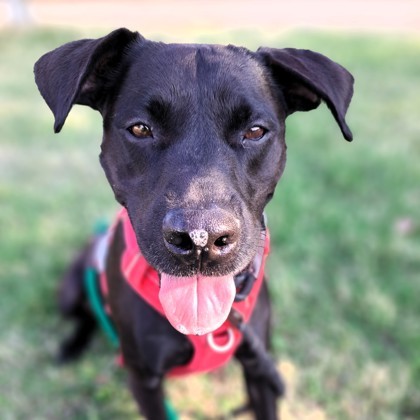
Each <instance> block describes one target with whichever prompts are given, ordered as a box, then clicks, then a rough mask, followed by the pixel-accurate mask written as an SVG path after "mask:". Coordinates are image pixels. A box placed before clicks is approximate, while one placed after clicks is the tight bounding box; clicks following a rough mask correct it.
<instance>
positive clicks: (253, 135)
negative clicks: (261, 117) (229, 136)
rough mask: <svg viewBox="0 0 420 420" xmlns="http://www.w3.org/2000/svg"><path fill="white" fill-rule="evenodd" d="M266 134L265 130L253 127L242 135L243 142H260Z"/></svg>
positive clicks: (257, 126)
mask: <svg viewBox="0 0 420 420" xmlns="http://www.w3.org/2000/svg"><path fill="white" fill-rule="evenodd" d="M266 132H267V130H266V129H265V128H263V127H260V126H259V125H255V126H254V127H251V128H250V129H249V130H248V131H247V132H246V133H245V134H244V140H260V139H261V138H263V137H264V134H265V133H266Z"/></svg>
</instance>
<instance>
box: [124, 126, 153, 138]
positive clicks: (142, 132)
mask: <svg viewBox="0 0 420 420" xmlns="http://www.w3.org/2000/svg"><path fill="white" fill-rule="evenodd" d="M128 130H129V131H130V133H131V134H132V135H133V136H135V137H137V138H139V139H146V138H148V137H153V133H152V130H151V129H150V127H148V126H147V125H145V124H136V125H133V126H131V127H130V128H129V129H128Z"/></svg>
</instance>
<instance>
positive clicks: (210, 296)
mask: <svg viewBox="0 0 420 420" xmlns="http://www.w3.org/2000/svg"><path fill="white" fill-rule="evenodd" d="M235 295H236V286H235V280H234V275H233V274H228V275H224V276H218V277H217V276H204V275H202V274H200V273H199V274H196V275H193V276H189V277H177V276H172V275H169V274H165V273H162V274H161V278H160V292H159V299H160V302H161V304H162V307H163V309H164V311H165V314H166V316H167V318H168V320H169V322H170V323H171V324H172V326H173V327H174V328H175V329H176V330H178V331H179V332H181V333H182V334H187V335H190V334H191V335H203V334H207V333H209V332H211V331H214V330H216V329H217V328H219V327H220V326H221V325H222V324H223V323H224V322H225V320H226V319H227V317H228V315H229V312H230V309H231V307H232V304H233V301H234V299H235Z"/></svg>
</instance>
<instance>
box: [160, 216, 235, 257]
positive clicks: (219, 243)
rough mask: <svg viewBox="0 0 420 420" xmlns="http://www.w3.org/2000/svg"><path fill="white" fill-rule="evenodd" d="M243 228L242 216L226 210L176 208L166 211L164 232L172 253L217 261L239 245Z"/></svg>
mask: <svg viewBox="0 0 420 420" xmlns="http://www.w3.org/2000/svg"><path fill="white" fill-rule="evenodd" d="M239 228H240V224H239V220H238V219H237V218H236V217H234V216H233V215H232V214H230V213H229V212H227V211H226V210H222V209H219V208H215V209H211V210H181V209H176V210H171V211H169V212H168V213H167V214H166V216H165V218H164V219H163V226H162V232H163V238H164V241H165V245H166V247H167V248H168V250H169V251H170V252H171V253H172V254H174V255H176V256H178V257H181V258H185V259H187V260H190V259H191V258H192V257H195V258H198V257H201V258H202V259H203V260H211V261H214V262H217V261H219V260H221V259H225V258H227V257H228V256H229V255H230V254H231V253H232V251H233V250H234V249H235V248H236V244H237V240H238V237H239Z"/></svg>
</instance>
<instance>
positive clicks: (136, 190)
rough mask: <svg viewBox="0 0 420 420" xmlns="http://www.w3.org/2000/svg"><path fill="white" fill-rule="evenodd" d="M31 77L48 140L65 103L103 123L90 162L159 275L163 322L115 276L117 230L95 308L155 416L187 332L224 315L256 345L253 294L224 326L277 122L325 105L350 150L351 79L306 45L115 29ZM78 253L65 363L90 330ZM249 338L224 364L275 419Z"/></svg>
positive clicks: (269, 167)
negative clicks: (174, 38) (253, 46)
mask: <svg viewBox="0 0 420 420" xmlns="http://www.w3.org/2000/svg"><path fill="white" fill-rule="evenodd" d="M35 76H36V82H37V84H38V87H39V90H40V92H41V94H42V96H43V97H44V99H45V101H46V102H47V104H48V105H49V107H50V108H51V110H52V112H53V113H54V116H55V125H54V128H55V131H56V132H59V131H60V130H61V128H62V126H63V124H64V122H65V119H66V117H67V115H68V113H69V111H70V109H71V107H72V106H73V104H82V105H88V106H90V107H92V108H93V109H95V110H98V111H99V112H100V113H101V114H102V117H103V126H104V135H103V142H102V146H101V149H102V152H101V155H100V161H101V164H102V166H103V168H104V170H105V173H106V176H107V178H108V180H109V183H110V185H111V187H112V189H113V191H114V193H115V197H116V199H117V201H118V202H119V203H120V204H121V205H122V206H123V207H124V208H125V209H126V210H127V212H128V216H129V218H130V221H131V225H132V228H133V230H134V232H135V237H136V240H137V243H138V246H139V248H140V249H141V253H142V254H143V255H144V258H145V259H146V260H147V261H148V263H149V264H150V265H151V266H152V267H154V269H156V270H157V272H159V280H158V287H160V290H159V299H160V304H161V305H162V307H163V311H164V314H165V316H166V317H164V316H162V314H160V313H158V312H157V311H156V310H154V309H152V308H151V306H149V304H148V303H146V302H145V301H144V300H143V299H142V298H141V297H140V296H139V295H138V294H137V293H136V292H135V291H133V289H132V287H130V285H129V284H128V283H127V281H126V278H125V276H124V275H123V273H122V270H121V260H122V258H123V253H124V252H125V247H126V244H125V241H126V239H125V238H124V227H123V224H122V223H121V222H119V223H118V224H116V226H115V227H114V229H113V234H112V236H111V239H110V245H109V251H108V258H107V263H106V275H107V279H108V280H107V281H108V286H107V287H108V295H107V304H108V305H109V306H110V309H111V311H112V317H113V320H114V322H115V325H116V328H117V331H118V334H119V337H120V342H121V351H122V355H123V358H124V362H125V365H126V367H127V369H128V372H129V375H130V382H131V388H132V391H133V394H134V397H135V398H136V400H137V402H138V404H139V406H140V408H141V411H142V412H143V414H144V415H145V416H146V417H147V418H149V419H164V418H165V417H166V414H165V409H164V403H163V389H162V379H163V377H164V375H165V374H166V373H167V372H168V371H170V370H171V369H173V368H175V367H176V366H182V365H185V364H187V363H189V361H190V360H191V358H192V357H193V353H194V348H193V346H192V344H191V341H190V340H189V339H188V335H203V334H204V335H205V334H208V333H211V332H212V331H214V330H216V329H217V328H219V326H220V325H222V324H223V323H224V322H225V321H226V319H227V318H228V316H229V317H230V318H229V319H230V320H231V323H233V324H235V323H236V325H237V326H239V328H240V329H242V330H243V331H248V333H249V330H252V331H253V332H254V333H253V335H252V334H251V337H254V338H255V336H258V337H259V338H260V340H261V342H262V343H263V345H264V346H267V345H268V337H269V318H270V307H269V303H268V294H267V289H266V287H265V285H262V287H261V291H260V293H259V295H258V302H257V303H256V307H255V310H254V312H253V314H252V317H251V319H250V321H249V322H248V323H247V324H246V325H245V324H244V323H243V322H241V321H240V320H239V321H238V320H236V321H235V320H234V319H233V318H234V316H235V312H234V311H231V307H232V304H233V301H234V300H235V298H237V294H238V293H242V294H245V295H247V294H248V293H249V292H250V289H252V288H253V287H254V286H255V285H254V283H255V282H256V281H257V280H256V277H257V276H258V275H257V274H255V273H253V274H254V275H253V274H252V272H251V269H250V268H249V267H250V266H252V265H253V262H254V261H255V259H256V256H258V255H260V254H261V252H260V250H261V248H262V242H261V236H263V237H264V232H265V225H264V222H263V210H264V207H265V205H266V204H267V203H268V201H269V200H270V199H271V197H272V196H273V193H274V190H275V187H276V184H277V182H278V180H279V178H280V176H281V175H282V172H283V169H284V165H285V162H286V144H285V140H284V136H285V119H286V117H287V116H288V115H290V114H292V113H293V112H295V111H309V110H311V109H314V108H316V107H317V106H318V105H319V104H320V102H321V101H325V103H326V104H327V105H328V107H329V109H330V110H331V112H332V114H333V116H334V118H335V120H336V121H337V123H338V125H339V127H340V129H341V131H342V134H343V136H344V137H345V138H346V139H347V140H349V141H351V139H352V134H351V132H350V130H349V128H348V126H347V125H346V122H345V119H344V117H345V113H346V111H347V108H348V105H349V103H350V100H351V97H352V93H353V78H352V76H351V75H350V74H349V73H348V72H347V71H346V70H345V69H344V68H343V67H341V66H340V65H338V64H336V63H334V62H333V61H331V60H329V59H328V58H326V57H324V56H322V55H320V54H317V53H315V52H312V51H308V50H296V49H272V48H260V49H259V50H258V51H257V52H251V51H249V50H247V49H245V48H238V47H235V46H232V45H229V46H219V45H184V44H172V45H171V44H170V45H168V44H164V43H159V42H152V41H148V40H146V39H144V38H143V37H142V36H141V35H139V34H138V33H135V32H130V31H128V30H126V29H119V30H116V31H114V32H112V33H111V34H109V35H108V36H106V37H104V38H100V39H97V40H80V41H76V42H71V43H69V44H66V45H64V46H62V47H60V48H58V49H56V50H54V51H52V52H49V53H48V54H46V55H44V56H43V57H42V58H41V59H40V60H39V61H38V62H37V63H36V65H35ZM86 255H87V253H86V252H85V253H83V254H81V256H80V258H79V259H78V261H76V262H75V264H74V265H73V267H72V270H71V271H70V272H69V273H70V274H69V275H68V276H67V280H66V281H65V283H64V286H63V288H62V293H61V295H62V296H61V300H62V306H63V308H64V311H65V312H66V313H67V314H72V315H73V316H75V317H76V318H77V319H78V328H77V329H76V333H75V334H74V336H72V337H71V338H70V339H69V340H68V341H67V342H66V343H65V345H64V346H63V348H62V357H63V358H67V359H68V358H71V357H74V356H76V355H78V354H79V353H80V352H81V351H82V350H83V348H84V346H85V345H86V344H87V342H88V340H89V337H90V335H91V333H92V332H93V330H94V325H95V322H94V320H93V317H92V315H91V314H90V312H89V311H88V310H87V309H86V305H85V303H84V292H83V288H82V280H81V279H82V277H83V274H82V269H83V266H84V265H85V264H86V263H87V261H86V259H87V257H86ZM260 259H261V258H260ZM244 273H245V277H247V279H246V280H245V281H244V280H243V277H244ZM250 273H251V274H250ZM70 278H71V280H69V279H70ZM250 279H251V280H250ZM244 289H246V290H244ZM229 314H230V315H229ZM236 315H237V313H236ZM171 324H172V325H171ZM245 327H246V328H248V330H246V329H245ZM248 333H245V332H244V334H243V337H242V342H241V344H240V345H239V347H238V348H237V349H236V352H235V356H236V357H237V359H238V360H239V361H240V363H241V364H242V365H243V368H244V376H245V380H246V386H247V390H248V394H249V401H250V407H251V408H252V410H253V411H254V413H255V416H256V418H258V419H263V420H268V419H274V418H276V398H277V395H278V394H279V393H280V392H281V390H279V388H281V386H278V387H277V389H276V387H275V386H273V382H275V380H273V381H271V380H270V375H269V374H267V369H265V370H264V367H262V366H263V363H261V357H262V358H264V355H262V356H261V348H259V346H258V343H257V344H256V343H255V342H253V339H252V338H250V334H248ZM184 334H186V335H184Z"/></svg>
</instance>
